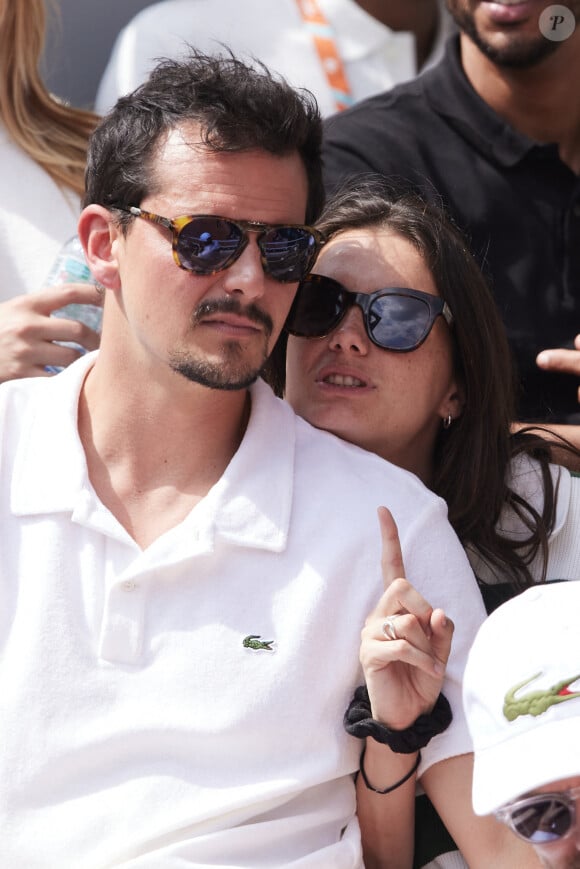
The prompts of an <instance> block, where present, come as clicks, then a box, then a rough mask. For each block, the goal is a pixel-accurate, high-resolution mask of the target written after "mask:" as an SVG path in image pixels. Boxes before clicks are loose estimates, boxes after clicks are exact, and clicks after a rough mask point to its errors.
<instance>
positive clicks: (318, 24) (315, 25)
mask: <svg viewBox="0 0 580 869" xmlns="http://www.w3.org/2000/svg"><path fill="white" fill-rule="evenodd" d="M296 2H297V4H298V8H299V9H300V14H301V15H302V20H303V21H304V24H305V25H306V27H307V28H308V30H309V31H310V33H311V34H312V39H313V40H314V45H315V47H316V51H317V52H318V57H319V58H320V63H321V64H322V68H323V70H324V72H325V75H326V78H327V80H328V84H329V85H330V87H331V89H332V93H333V96H334V102H335V105H336V108H337V110H338V111H339V112H340V111H342V109H346V108H348V106H351V105H352V104H353V102H354V100H353V98H352V94H351V91H350V87H349V84H348V80H347V77H346V73H345V71H344V65H343V63H342V60H341V58H340V55H339V53H338V47H337V45H336V40H335V39H334V31H333V29H332V27H331V25H330V24H329V23H328V21H327V20H326V18H325V17H324V15H323V14H322V12H321V10H320V7H319V5H318V2H317V0H296Z"/></svg>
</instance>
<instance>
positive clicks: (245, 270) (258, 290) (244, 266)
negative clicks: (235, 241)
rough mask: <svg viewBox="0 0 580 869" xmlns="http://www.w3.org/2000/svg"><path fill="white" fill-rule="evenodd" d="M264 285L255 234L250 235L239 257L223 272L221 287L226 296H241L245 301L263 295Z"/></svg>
mask: <svg viewBox="0 0 580 869" xmlns="http://www.w3.org/2000/svg"><path fill="white" fill-rule="evenodd" d="M265 284H266V275H265V273H264V268H263V266H262V259H261V254H260V248H259V247H258V244H257V237H256V234H255V233H251V234H250V239H249V241H248V244H247V245H246V247H245V248H244V250H243V251H242V253H241V254H240V256H239V257H238V258H237V260H235V262H233V263H232V265H231V266H230V267H229V268H228V269H225V270H224V273H223V287H224V290H225V291H226V293H228V294H239V295H243V296H245V298H246V299H258V298H260V297H261V296H263V295H264V290H265Z"/></svg>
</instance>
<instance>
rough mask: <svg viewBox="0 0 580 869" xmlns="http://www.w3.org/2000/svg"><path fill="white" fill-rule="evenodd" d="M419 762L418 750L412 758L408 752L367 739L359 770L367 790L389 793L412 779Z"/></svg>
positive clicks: (419, 753) (419, 754)
mask: <svg viewBox="0 0 580 869" xmlns="http://www.w3.org/2000/svg"><path fill="white" fill-rule="evenodd" d="M420 762H421V752H420V751H418V752H416V757H415V758H414V760H413V758H412V757H411V755H409V754H399V753H397V752H394V751H391V749H390V748H389V747H388V746H386V745H381V744H380V743H378V742H375V740H374V739H367V740H365V744H364V746H363V750H362V752H361V757H360V764H359V772H360V775H361V778H362V780H363V782H364V784H365V787H366V788H367V789H368V790H371V791H374V793H377V794H389V793H392V791H395V790H397V789H398V788H400V787H401V786H402V785H404V784H405V783H406V782H408V781H411V780H413V781H414V778H415V775H416V772H417V769H418V767H419V764H420Z"/></svg>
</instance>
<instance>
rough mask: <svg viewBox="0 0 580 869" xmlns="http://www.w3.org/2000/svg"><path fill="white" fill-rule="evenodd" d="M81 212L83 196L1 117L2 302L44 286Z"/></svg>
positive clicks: (0, 226) (73, 230)
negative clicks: (35, 156)
mask: <svg viewBox="0 0 580 869" xmlns="http://www.w3.org/2000/svg"><path fill="white" fill-rule="evenodd" d="M79 213H80V202H79V197H78V196H76V194H74V193H73V192H72V190H69V189H66V190H65V189H64V188H61V187H59V186H58V184H56V183H55V182H54V181H53V180H52V178H51V177H50V175H49V174H48V173H47V172H45V170H44V169H41V167H40V166H39V165H38V164H37V163H35V162H34V160H32V159H31V158H30V157H29V156H28V155H27V154H25V153H24V151H22V149H21V148H19V147H18V146H17V145H15V144H14V142H13V141H12V140H11V139H10V138H9V136H8V133H7V132H6V130H5V128H4V126H3V124H2V122H1V121H0V262H1V263H2V267H1V268H0V302H5V301H7V300H8V299H12V298H13V297H14V296H21V295H23V294H24V293H34V292H36V291H37V290H41V289H43V287H44V285H45V284H44V282H45V280H46V277H47V275H48V273H49V271H50V269H51V267H52V265H53V263H54V261H55V259H56V257H57V255H58V253H59V251H60V249H61V247H62V245H63V244H64V242H65V241H67V240H68V239H69V238H71V237H72V236H73V235H75V234H76V231H77V221H78V218H79Z"/></svg>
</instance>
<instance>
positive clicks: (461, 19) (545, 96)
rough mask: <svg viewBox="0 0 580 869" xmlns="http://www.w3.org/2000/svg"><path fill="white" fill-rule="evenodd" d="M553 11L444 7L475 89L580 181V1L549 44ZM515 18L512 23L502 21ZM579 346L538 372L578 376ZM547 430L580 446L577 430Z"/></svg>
mask: <svg viewBox="0 0 580 869" xmlns="http://www.w3.org/2000/svg"><path fill="white" fill-rule="evenodd" d="M549 5H550V4H549V3H548V2H547V0H526V2H525V3H521V4H517V6H514V5H513V4H512V2H511V0H497V2H495V3H493V2H485V0H447V8H448V10H449V12H450V13H451V15H452V17H453V18H454V20H455V22H456V23H457V25H458V27H459V29H460V31H461V33H460V45H461V61H462V65H463V69H464V71H465V74H466V76H467V78H468V79H469V81H470V83H471V85H472V87H473V88H474V90H475V91H476V92H477V93H478V94H479V96H480V97H481V98H482V99H483V100H484V101H485V102H486V103H488V105H490V106H491V108H492V109H493V110H494V111H495V112H496V113H497V114H498V115H499V116H500V117H502V118H504V120H505V121H507V123H508V124H510V125H511V126H512V127H514V128H515V129H517V130H519V131H520V132H521V133H524V134H525V135H527V136H529V137H530V138H531V139H535V140H536V141H538V142H545V143H552V142H556V143H557V144H558V148H559V152H560V158H561V159H562V161H563V162H564V163H566V164H567V165H568V166H569V167H570V168H571V169H572V171H573V172H575V173H576V174H578V173H580V102H579V101H578V100H575V99H571V98H570V82H571V81H577V80H578V79H579V78H580V0H568V2H566V3H565V4H564V5H565V6H566V7H567V8H568V9H569V10H570V11H571V12H573V13H574V15H575V18H576V29H575V31H574V33H573V34H572V35H571V36H570V37H569V38H568V39H566V40H563V41H562V42H552V41H550V40H548V39H546V38H545V37H544V36H543V34H542V33H541V32H540V30H539V27H538V19H539V16H540V14H541V12H542V11H543V10H544V9H545V8H546V7H547V6H549ZM510 8H511V13H510ZM512 14H515V18H514V19H513V20H511V21H509V20H505V19H506V16H508V15H509V16H510V17H511V16H512ZM579 341H580V339H579V338H576V340H575V346H576V349H575V350H563V349H560V348H554V349H549V350H547V351H545V352H543V353H541V354H540V355H539V356H538V359H537V364H538V366H539V367H540V368H542V369H544V370H546V371H558V372H566V373H568V374H573V375H576V376H579V373H580V346H579V343H578V342H579ZM579 400H580V389H579ZM550 428H551V430H552V431H554V432H555V433H556V434H559V435H561V436H563V437H565V438H568V439H569V440H571V441H572V442H573V443H574V445H575V446H576V447H580V427H579V426H551V427H550ZM560 458H561V457H560V456H559V455H558V459H559V460H560ZM575 469H577V467H575Z"/></svg>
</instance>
